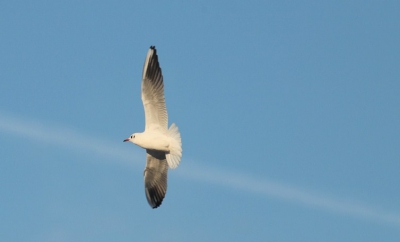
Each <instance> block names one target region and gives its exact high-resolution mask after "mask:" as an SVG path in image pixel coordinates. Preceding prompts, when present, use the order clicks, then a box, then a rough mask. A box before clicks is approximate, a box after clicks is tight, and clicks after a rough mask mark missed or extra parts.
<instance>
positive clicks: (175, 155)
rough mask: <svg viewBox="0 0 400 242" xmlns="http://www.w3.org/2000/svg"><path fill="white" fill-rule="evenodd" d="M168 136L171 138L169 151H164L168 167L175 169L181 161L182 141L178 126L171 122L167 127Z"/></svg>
mask: <svg viewBox="0 0 400 242" xmlns="http://www.w3.org/2000/svg"><path fill="white" fill-rule="evenodd" d="M168 136H169V137H170V138H171V140H170V146H169V152H168V153H166V158H167V163H168V166H169V168H171V169H175V168H176V167H178V165H179V163H180V162H181V157H182V141H181V134H180V133H179V129H178V126H176V125H175V124H171V127H169V129H168Z"/></svg>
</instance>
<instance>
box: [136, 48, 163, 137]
mask: <svg viewBox="0 0 400 242" xmlns="http://www.w3.org/2000/svg"><path fill="white" fill-rule="evenodd" d="M142 101H143V106H144V112H145V116H146V126H145V130H146V131H148V130H160V131H162V132H165V131H166V130H167V129H168V114H167V107H166V105H165V97H164V81H163V76H162V72H161V68H160V64H159V63H158V56H157V51H156V49H155V47H154V46H151V47H150V49H149V52H148V53H147V57H146V60H145V62H144V66H143V79H142Z"/></svg>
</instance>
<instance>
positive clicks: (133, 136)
mask: <svg viewBox="0 0 400 242" xmlns="http://www.w3.org/2000/svg"><path fill="white" fill-rule="evenodd" d="M136 136H137V133H134V134H132V135H131V136H130V137H129V138H127V139H124V142H128V141H129V142H132V143H134V144H136V142H135V139H136Z"/></svg>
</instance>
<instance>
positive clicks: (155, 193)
mask: <svg viewBox="0 0 400 242" xmlns="http://www.w3.org/2000/svg"><path fill="white" fill-rule="evenodd" d="M146 151H147V161H146V168H145V169H144V188H145V192H146V198H147V201H148V202H149V205H150V206H151V207H152V208H157V207H159V206H160V205H161V203H162V201H163V199H164V197H165V194H166V192H167V175H168V163H167V160H166V159H165V152H161V151H156V150H146Z"/></svg>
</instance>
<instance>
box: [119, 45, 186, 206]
mask: <svg viewBox="0 0 400 242" xmlns="http://www.w3.org/2000/svg"><path fill="white" fill-rule="evenodd" d="M142 101H143V106H144V113H145V118H146V125H145V130H144V132H142V133H134V134H132V135H131V136H130V137H129V138H127V139H125V140H124V142H126V141H130V142H132V143H134V144H136V145H138V146H140V147H142V148H144V149H146V152H147V159H146V168H145V169H144V186H145V191H146V198H147V201H148V202H149V204H150V206H151V207H152V208H157V207H159V206H160V205H161V203H162V201H163V199H164V197H165V194H166V192H167V174H168V167H169V168H171V169H175V168H176V167H177V166H178V165H179V163H180V161H181V157H182V142H181V134H180V133H179V129H178V127H177V126H176V125H175V124H172V125H171V126H170V128H169V129H168V113H167V107H166V105H165V98H164V82H163V76H162V73H161V68H160V64H159V63H158V56H157V51H156V48H155V46H150V49H149V51H148V53H147V57H146V60H145V62H144V67H143V77H142Z"/></svg>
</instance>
